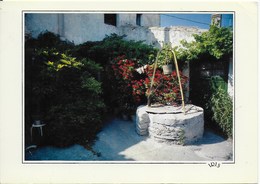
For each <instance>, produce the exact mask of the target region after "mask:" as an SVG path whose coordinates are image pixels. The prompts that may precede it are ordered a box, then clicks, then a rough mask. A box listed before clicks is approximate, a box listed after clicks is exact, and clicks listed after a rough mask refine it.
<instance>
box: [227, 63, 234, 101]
mask: <svg viewBox="0 0 260 184" xmlns="http://www.w3.org/2000/svg"><path fill="white" fill-rule="evenodd" d="M228 94H229V95H230V96H231V97H233V96H234V79H233V59H232V58H231V59H230V61H229V66H228Z"/></svg>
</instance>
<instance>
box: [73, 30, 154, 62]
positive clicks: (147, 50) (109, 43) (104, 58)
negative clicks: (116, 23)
mask: <svg viewBox="0 0 260 184" xmlns="http://www.w3.org/2000/svg"><path fill="white" fill-rule="evenodd" d="M124 38H125V36H118V35H117V34H111V35H110V36H106V37H105V38H104V39H103V40H102V41H97V42H86V43H83V44H81V45H78V46H77V47H76V48H75V51H76V55H78V56H79V57H88V58H90V59H92V60H94V61H96V62H97V63H100V64H102V65H105V64H108V63H109V62H110V61H111V60H113V59H114V58H116V57H118V56H122V55H124V56H126V58H131V59H132V60H136V61H137V64H139V65H144V64H147V63H150V62H152V60H153V59H154V57H155V54H156V51H157V50H156V49H155V48H153V47H152V46H149V45H146V44H144V43H143V42H142V41H133V40H130V41H128V40H125V39H124Z"/></svg>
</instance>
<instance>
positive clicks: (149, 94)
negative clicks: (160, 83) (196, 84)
mask: <svg viewBox="0 0 260 184" xmlns="http://www.w3.org/2000/svg"><path fill="white" fill-rule="evenodd" d="M161 51H162V49H161V50H159V51H158V53H157V56H156V60H155V63H154V69H153V75H152V80H151V86H150V90H149V92H148V95H147V99H148V102H147V105H148V107H150V106H151V94H152V88H153V84H154V77H155V72H156V69H157V65H158V57H159V55H160V53H161ZM171 52H172V53H173V57H174V65H175V68H176V73H177V77H178V83H179V88H180V92H181V101H182V110H183V112H184V113H185V103H184V96H183V90H182V85H181V78H180V73H179V67H178V62H177V58H176V54H175V52H174V51H173V50H172V49H171Z"/></svg>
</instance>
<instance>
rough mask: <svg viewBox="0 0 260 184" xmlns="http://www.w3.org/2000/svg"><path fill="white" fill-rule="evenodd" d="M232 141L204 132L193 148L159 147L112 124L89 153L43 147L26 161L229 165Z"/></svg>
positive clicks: (131, 128)
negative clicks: (207, 162)
mask: <svg viewBox="0 0 260 184" xmlns="http://www.w3.org/2000/svg"><path fill="white" fill-rule="evenodd" d="M232 142H233V141H232V140H225V139H223V138H222V137H220V136H218V135H216V134H214V133H212V132H210V131H205V132H204V135H203V138H202V139H200V140H199V141H197V142H196V143H194V144H192V145H185V146H181V145H172V144H167V143H159V142H157V141H155V140H154V139H151V138H149V137H147V136H140V135H138V134H137V133H136V131H135V123H134V122H132V121H123V120H113V121H112V122H110V123H108V124H107V126H106V127H105V128H104V129H103V130H102V131H101V132H100V133H99V134H98V140H97V141H96V142H95V144H94V146H93V150H92V151H89V150H86V149H84V147H82V146H80V145H74V146H71V147H69V148H64V149H60V148H54V147H43V148H38V149H36V150H35V151H34V152H32V155H29V154H27V156H28V157H27V160H63V161H71V160H76V161H137V162H139V161H144V162H162V161H163V162H172V161H173V162H186V161H189V162H197V161H232V160H233V145H232Z"/></svg>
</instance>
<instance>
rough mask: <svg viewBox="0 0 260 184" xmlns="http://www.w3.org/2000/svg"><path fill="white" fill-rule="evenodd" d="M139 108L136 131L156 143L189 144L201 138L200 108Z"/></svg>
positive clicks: (202, 118) (202, 115)
mask: <svg viewBox="0 0 260 184" xmlns="http://www.w3.org/2000/svg"><path fill="white" fill-rule="evenodd" d="M185 111H186V113H185V114H184V113H183V112H182V107H181V106H178V107H174V106H161V107H148V106H139V107H138V108H137V111H136V131H137V133H138V134H139V135H149V136H150V137H151V138H154V139H156V140H157V141H162V142H167V143H172V144H190V143H192V142H194V141H196V140H198V139H200V138H202V136H203V132H204V113H203V109H202V108H201V107H198V106H195V105H191V104H189V105H185Z"/></svg>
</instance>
